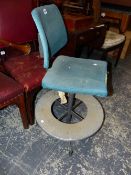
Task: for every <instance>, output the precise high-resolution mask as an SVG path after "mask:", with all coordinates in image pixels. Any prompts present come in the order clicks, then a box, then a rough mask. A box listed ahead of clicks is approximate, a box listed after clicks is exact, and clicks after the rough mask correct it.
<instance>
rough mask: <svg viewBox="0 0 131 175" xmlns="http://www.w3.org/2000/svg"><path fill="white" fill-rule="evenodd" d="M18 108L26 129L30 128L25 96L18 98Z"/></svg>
mask: <svg viewBox="0 0 131 175" xmlns="http://www.w3.org/2000/svg"><path fill="white" fill-rule="evenodd" d="M18 99H19V100H18V103H17V105H18V107H19V110H20V113H21V119H22V122H23V126H24V128H25V129H27V128H29V122H28V118H27V112H26V106H25V98H24V94H22V95H20V96H18Z"/></svg>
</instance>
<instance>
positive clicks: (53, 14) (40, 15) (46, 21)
mask: <svg viewBox="0 0 131 175" xmlns="http://www.w3.org/2000/svg"><path fill="white" fill-rule="evenodd" d="M32 17H33V19H34V21H35V24H36V27H37V29H38V33H39V45H40V46H39V48H40V52H41V54H42V56H43V57H44V68H46V69H47V68H48V67H49V59H50V58H51V57H52V56H53V55H54V54H56V53H57V52H58V51H59V50H60V49H61V48H62V47H64V45H65V44H66V42H67V32H66V28H65V25H64V22H63V19H62V16H61V14H60V11H59V10H58V8H57V6H56V5H54V4H51V5H45V6H41V7H37V8H35V9H34V10H33V11H32Z"/></svg>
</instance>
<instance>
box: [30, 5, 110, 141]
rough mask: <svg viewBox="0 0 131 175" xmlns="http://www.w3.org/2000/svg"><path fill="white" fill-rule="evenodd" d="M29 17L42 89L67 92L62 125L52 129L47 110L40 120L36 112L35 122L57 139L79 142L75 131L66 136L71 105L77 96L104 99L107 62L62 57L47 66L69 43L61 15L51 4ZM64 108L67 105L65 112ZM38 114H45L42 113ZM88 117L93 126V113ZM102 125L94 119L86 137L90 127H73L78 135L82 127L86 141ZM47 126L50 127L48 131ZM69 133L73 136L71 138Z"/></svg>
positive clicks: (36, 10) (39, 8) (38, 8)
mask: <svg viewBox="0 0 131 175" xmlns="http://www.w3.org/2000/svg"><path fill="white" fill-rule="evenodd" d="M32 17H33V19H34V22H35V24H36V27H37V29H38V40H39V49H40V54H41V56H42V57H43V58H44V65H43V66H44V68H46V69H47V73H46V75H45V76H44V77H43V80H42V87H43V88H45V89H51V90H54V91H62V92H65V93H68V97H69V98H68V111H67V118H68V122H67V123H64V124H60V123H62V122H59V123H58V122H56V125H57V129H56V130H55V129H53V128H54V127H55V126H54V124H55V120H54V119H53V120H52V119H51V117H50V116H49V117H46V114H47V110H46V109H45V115H44V114H42V117H44V118H43V119H42V118H41V117H40V114H38V113H37V112H36V114H37V115H38V117H39V118H41V122H38V123H40V125H41V127H43V128H45V130H46V131H47V132H48V133H49V134H51V135H53V136H55V137H57V138H59V137H61V138H60V139H63V140H70V141H71V140H76V138H77V140H79V139H82V134H81V136H80V138H79V137H76V134H77V135H78V132H76V131H75V129H73V131H71V132H70V133H69V130H70V129H69V128H71V126H72V124H70V126H69V123H71V118H72V117H71V116H72V110H73V109H72V108H73V107H72V106H73V103H74V100H76V98H75V94H76V93H78V94H84V95H93V96H94V95H96V96H101V97H103V96H107V83H106V82H107V63H106V62H105V61H98V60H91V59H82V58H74V57H69V56H63V55H61V56H58V57H57V58H56V59H55V61H54V63H53V65H52V66H51V67H50V61H51V58H52V56H54V55H55V54H56V53H57V52H58V51H59V50H60V49H61V48H62V47H64V46H65V45H66V43H67V41H68V38H67V32H66V28H65V25H64V22H63V19H62V16H61V14H60V12H59V10H58V8H57V7H56V6H55V5H54V4H51V5H45V6H41V7H37V8H35V9H34V10H33V11H32ZM69 94H70V95H69ZM43 98H44V97H43ZM45 98H46V96H45ZM45 101H46V102H45V103H47V100H45ZM93 103H94V101H93ZM93 105H94V104H93ZM38 106H40V105H38ZM45 106H46V107H48V105H47V104H45ZM94 107H95V105H94ZM65 108H66V106H65V107H64V109H65ZM39 110H40V109H39ZM41 111H42V112H43V113H44V110H41ZM94 111H95V110H94ZM94 111H93V112H94ZM49 112H50V110H49ZM74 113H75V112H73V114H74ZM90 114H92V115H93V116H91V117H92V118H90V119H89V120H90V121H89V122H91V123H95V119H93V117H94V113H92V112H91V113H90ZM76 115H77V114H76ZM96 115H97V114H96ZM77 117H78V116H77ZM79 117H80V116H79ZM89 122H87V123H88V125H89V127H92V124H91V126H90V123H89ZM102 122H103V118H101V119H100V124H98V123H99V118H97V121H96V125H97V126H96V129H94V128H93V129H91V130H92V131H91V132H90V133H87V134H85V132H89V128H88V131H87V127H88V126H87V125H85V122H83V123H82V122H81V124H80V126H78V125H77V124H76V123H75V124H74V125H73V127H72V128H74V127H75V126H78V127H76V128H79V129H81V131H80V132H81V133H82V128H83V132H84V136H83V138H85V137H86V136H87V137H88V136H90V135H92V134H94V133H95V132H96V130H98V129H99V128H100V126H101V124H102ZM79 123H80V122H79ZM47 125H51V127H50V129H49V127H48V126H47ZM82 125H83V126H82ZM68 126H69V128H68ZM64 127H65V128H64ZM61 128H63V129H61ZM53 131H54V133H53ZM62 132H63V135H62ZM75 132H76V133H75ZM67 134H68V135H69V136H67V137H66V136H65V135H67ZM70 134H72V136H71V135H70Z"/></svg>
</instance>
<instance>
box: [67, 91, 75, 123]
mask: <svg viewBox="0 0 131 175" xmlns="http://www.w3.org/2000/svg"><path fill="white" fill-rule="evenodd" d="M74 98H75V94H68V115H67V121H68V123H70V122H71V118H72V115H71V111H72V108H73V102H74Z"/></svg>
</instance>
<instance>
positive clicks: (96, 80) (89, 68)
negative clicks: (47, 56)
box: [42, 56, 107, 96]
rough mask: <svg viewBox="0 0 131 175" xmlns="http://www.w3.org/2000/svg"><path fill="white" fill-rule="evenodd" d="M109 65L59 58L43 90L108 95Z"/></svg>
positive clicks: (47, 77)
mask: <svg viewBox="0 0 131 175" xmlns="http://www.w3.org/2000/svg"><path fill="white" fill-rule="evenodd" d="M106 78H107V63H106V62H104V61H97V60H90V59H82V58H74V57H68V56H59V57H57V59H56V60H55V61H54V63H53V66H52V68H51V69H49V70H48V71H47V73H46V75H45V76H44V78H43V80H42V86H43V88H48V89H53V90H57V91H63V92H68V93H80V94H81V93H82V94H91V95H97V96H106V95H107V85H106Z"/></svg>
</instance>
